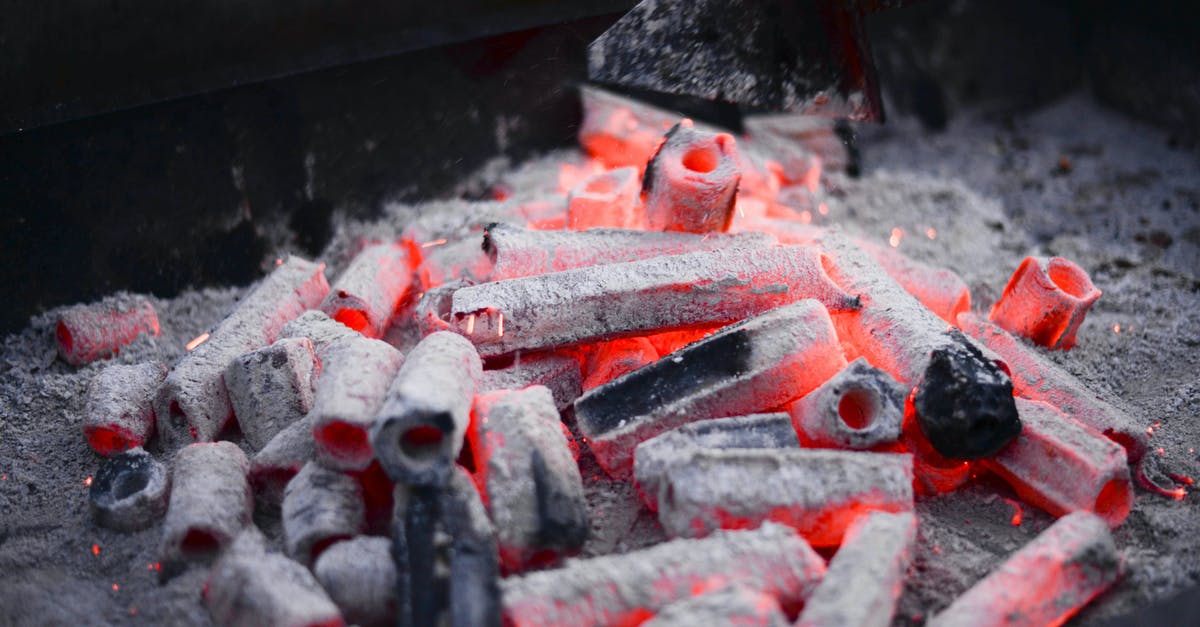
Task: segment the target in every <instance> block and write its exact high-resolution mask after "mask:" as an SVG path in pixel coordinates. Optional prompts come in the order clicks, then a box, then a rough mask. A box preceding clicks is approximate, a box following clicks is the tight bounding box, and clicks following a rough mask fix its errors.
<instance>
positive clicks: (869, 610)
mask: <svg viewBox="0 0 1200 627" xmlns="http://www.w3.org/2000/svg"><path fill="white" fill-rule="evenodd" d="M916 535H917V517H916V516H914V515H913V514H912V513H909V512H905V513H901V514H888V513H884V512H874V513H870V514H864V515H862V516H859V517H858V519H857V520H855V521H854V524H852V525H850V528H849V529H848V530H847V531H846V537H845V539H843V540H842V547H841V548H840V549H838V552H837V554H835V555H834V556H833V560H831V561H830V562H829V569H828V570H826V571H825V578H824V579H822V580H821V583H820V584H819V585H817V589H816V590H814V591H813V593H812V596H811V597H809V598H808V602H807V603H805V604H804V611H803V612H801V614H800V619H799V620H798V621H797V622H796V627H824V626H829V627H839V626H840V625H858V626H860V627H887V625H890V624H892V614H893V613H894V612H895V611H896V599H897V598H898V597H899V596H900V592H901V591H903V590H904V576H905V575H906V574H907V572H908V562H909V552H910V550H911V548H912V544H913V541H914V540H915V539H916Z"/></svg>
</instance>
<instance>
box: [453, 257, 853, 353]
mask: <svg viewBox="0 0 1200 627" xmlns="http://www.w3.org/2000/svg"><path fill="white" fill-rule="evenodd" d="M807 298H815V299H817V300H819V301H821V303H822V304H824V305H825V306H826V307H827V308H829V310H830V311H848V310H853V309H854V308H855V307H857V304H858V299H857V298H855V297H852V296H850V295H849V294H847V293H845V292H843V291H842V290H841V289H840V288H838V287H837V286H836V285H834V283H833V282H832V281H831V280H830V279H829V277H828V276H827V275H826V274H825V270H824V267H823V262H822V254H821V253H820V252H819V251H818V250H817V249H815V248H811V247H805V246H779V247H770V248H728V249H720V250H711V251H702V252H695V253H685V254H680V255H665V256H661V257H654V258H652V259H645V260H642V261H632V262H628V263H613V264H608V265H603V266H594V267H590V268H577V269H574V270H565V271H563V272H554V273H551V274H545V275H539V276H532V277H525V278H520V279H510V280H507V281H496V282H494V283H485V284H482V285H475V286H471V287H464V288H462V289H460V290H457V291H456V292H454V296H453V299H452V301H453V302H452V311H451V326H452V327H453V328H454V330H455V331H457V332H458V333H461V334H463V335H464V336H466V337H467V338H469V339H470V340H471V341H472V342H473V343H474V344H475V346H476V348H477V349H478V350H479V354H480V355H482V356H484V357H495V356H499V355H504V354H508V353H511V352H514V351H518V350H541V349H547V348H554V347H559V346H572V345H577V344H583V343H590V342H595V341H599V340H606V339H615V338H618V337H628V336H634V335H646V334H648V333H652V332H656V331H670V330H677V329H686V328H694V327H702V326H712V325H718V324H728V323H732V322H736V321H738V320H742V319H744V318H747V317H749V316H753V315H756V314H759V313H762V312H763V311H766V310H768V309H771V308H773V307H780V306H783V305H787V304H790V303H794V302H797V301H800V300H804V299H807Z"/></svg>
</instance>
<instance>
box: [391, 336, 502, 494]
mask: <svg viewBox="0 0 1200 627" xmlns="http://www.w3.org/2000/svg"><path fill="white" fill-rule="evenodd" d="M482 374H483V363H482V362H481V361H480V359H479V354H478V353H476V352H475V347H473V346H471V343H470V342H468V341H467V340H465V339H464V338H463V337H462V336H460V335H455V334H454V333H449V332H445V331H441V332H438V333H434V334H432V335H429V336H427V337H426V338H425V339H423V340H421V341H420V342H419V343H418V344H417V345H416V347H414V348H413V350H412V352H410V353H409V354H408V358H407V359H406V360H405V361H404V365H402V366H400V369H399V371H398V372H397V373H396V378H395V379H394V380H393V381H392V384H391V387H390V388H389V389H388V393H387V397H386V399H385V400H384V403H383V407H382V408H381V409H380V410H379V415H378V417H377V418H376V419H375V423H374V425H373V426H372V427H371V446H372V447H373V448H374V449H375V457H376V458H377V459H378V460H379V463H380V464H381V465H383V469H384V470H386V471H387V474H388V476H389V477H391V479H392V481H397V482H404V483H406V484H408V485H410V486H441V485H445V484H446V482H447V481H449V480H450V476H451V474H452V473H453V471H454V460H456V459H458V454H459V453H460V452H461V451H462V447H463V436H464V435H465V434H466V431H467V425H468V424H469V423H470V420H471V416H470V414H471V403H472V401H473V400H474V398H475V392H476V390H477V387H478V382H479V379H480V378H481V377H482Z"/></svg>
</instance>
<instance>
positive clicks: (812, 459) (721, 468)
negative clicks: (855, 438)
mask: <svg viewBox="0 0 1200 627" xmlns="http://www.w3.org/2000/svg"><path fill="white" fill-rule="evenodd" d="M912 508H913V489H912V456H910V455H906V454H892V453H866V452H858V451H830V450H803V449H791V450H789V449H777V450H772V449H727V450H704V449H698V450H695V451H693V452H692V454H691V456H690V458H689V459H688V461H687V463H680V464H675V465H672V466H669V467H667V470H666V473H665V474H664V476H663V479H662V483H661V486H660V489H659V494H658V520H659V522H660V523H662V526H663V529H665V530H666V531H667V533H668V534H670V535H672V536H682V537H702V536H705V535H708V534H710V533H712V532H713V531H715V530H717V529H746V528H753V527H757V526H758V525H760V524H762V523H763V522H764V521H767V520H771V521H775V522H781V523H784V524H786V525H788V526H790V527H792V528H794V529H795V530H796V531H797V532H799V533H800V535H802V536H804V538H805V539H806V540H808V541H809V542H810V543H812V545H813V546H817V547H833V546H837V545H838V544H839V543H840V542H841V541H842V535H843V534H844V533H845V531H846V528H847V527H848V526H849V525H850V523H852V522H853V521H854V519H855V517H857V516H858V515H859V514H862V513H863V512H867V511H885V512H906V511H912Z"/></svg>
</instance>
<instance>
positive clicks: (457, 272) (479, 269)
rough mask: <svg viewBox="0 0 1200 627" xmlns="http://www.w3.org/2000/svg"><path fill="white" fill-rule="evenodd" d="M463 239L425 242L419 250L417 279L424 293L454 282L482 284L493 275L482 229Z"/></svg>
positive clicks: (480, 227)
mask: <svg viewBox="0 0 1200 627" xmlns="http://www.w3.org/2000/svg"><path fill="white" fill-rule="evenodd" d="M477 229H478V230H477V231H476V232H472V233H470V234H468V235H467V236H465V237H463V238H461V239H450V240H435V241H433V242H425V245H424V246H422V247H421V248H420V251H421V252H420V254H421V255H422V260H421V264H420V265H418V266H417V269H416V276H417V279H418V280H419V282H420V285H421V289H424V290H429V289H432V288H435V287H437V286H439V285H444V284H446V283H449V282H451V281H455V280H459V279H464V280H466V281H468V282H470V283H482V282H484V281H487V280H488V277H490V276H491V275H492V260H491V259H490V258H488V255H487V253H485V252H484V251H483V248H482V247H481V246H480V242H482V241H483V239H482V235H483V233H482V231H483V226H482V225H480V226H478V227H477Z"/></svg>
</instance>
